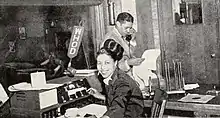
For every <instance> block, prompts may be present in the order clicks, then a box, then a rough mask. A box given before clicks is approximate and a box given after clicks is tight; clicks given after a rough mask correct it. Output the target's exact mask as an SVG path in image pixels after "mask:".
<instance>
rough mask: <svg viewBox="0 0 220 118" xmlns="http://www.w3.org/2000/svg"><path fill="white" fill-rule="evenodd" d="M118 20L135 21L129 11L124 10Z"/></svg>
mask: <svg viewBox="0 0 220 118" xmlns="http://www.w3.org/2000/svg"><path fill="white" fill-rule="evenodd" d="M116 21H119V22H120V23H122V22H124V21H127V22H132V23H133V22H134V17H133V16H132V15H131V14H129V13H128V12H122V13H120V14H119V15H118V17H117V19H116Z"/></svg>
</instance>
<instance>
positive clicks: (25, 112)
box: [10, 107, 58, 118]
mask: <svg viewBox="0 0 220 118" xmlns="http://www.w3.org/2000/svg"><path fill="white" fill-rule="evenodd" d="M10 111H11V118H56V117H57V116H58V108H57V107H51V108H49V109H48V108H47V109H44V110H31V109H25V108H10Z"/></svg>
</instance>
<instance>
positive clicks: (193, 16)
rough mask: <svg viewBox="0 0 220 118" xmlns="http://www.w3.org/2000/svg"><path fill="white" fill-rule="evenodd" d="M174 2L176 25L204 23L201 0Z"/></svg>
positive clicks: (174, 0)
mask: <svg viewBox="0 0 220 118" xmlns="http://www.w3.org/2000/svg"><path fill="white" fill-rule="evenodd" d="M172 4H173V5H172V7H173V14H174V21H175V24H176V25H182V24H199V23H202V5H201V0H173V3H172Z"/></svg>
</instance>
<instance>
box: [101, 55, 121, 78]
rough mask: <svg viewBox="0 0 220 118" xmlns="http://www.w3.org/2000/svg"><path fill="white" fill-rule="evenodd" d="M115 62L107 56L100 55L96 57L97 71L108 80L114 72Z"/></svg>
mask: <svg viewBox="0 0 220 118" xmlns="http://www.w3.org/2000/svg"><path fill="white" fill-rule="evenodd" d="M116 66H117V61H115V62H114V60H113V59H112V58H111V56H109V55H107V54H100V55H98V57H97V69H98V71H99V73H100V74H101V75H102V77H103V78H108V77H109V76H110V75H112V73H113V72H114V71H115V69H116Z"/></svg>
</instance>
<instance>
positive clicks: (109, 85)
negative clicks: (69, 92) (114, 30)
mask: <svg viewBox="0 0 220 118" xmlns="http://www.w3.org/2000/svg"><path fill="white" fill-rule="evenodd" d="M123 51H124V49H123V48H122V47H121V46H120V45H119V44H118V43H116V42H115V41H114V40H113V39H108V40H107V41H106V42H105V43H104V45H103V47H102V48H101V49H100V50H99V52H98V54H97V69H98V72H99V74H100V75H99V77H101V78H102V79H103V82H104V83H105V88H104V92H103V93H104V95H103V94H101V93H100V92H98V91H97V90H95V89H94V88H91V89H89V90H88V92H89V93H90V94H91V95H93V96H94V97H96V98H98V99H102V100H105V103H106V106H107V111H106V113H105V114H104V115H103V117H102V118H138V117H140V116H141V114H142V112H143V107H144V105H143V96H142V93H141V90H140V88H139V87H138V85H137V84H136V82H135V81H134V80H133V79H132V78H131V77H130V76H129V75H127V74H126V73H125V72H124V71H122V70H120V69H119V68H118V67H117V64H118V61H119V60H120V59H121V58H122V56H123Z"/></svg>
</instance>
